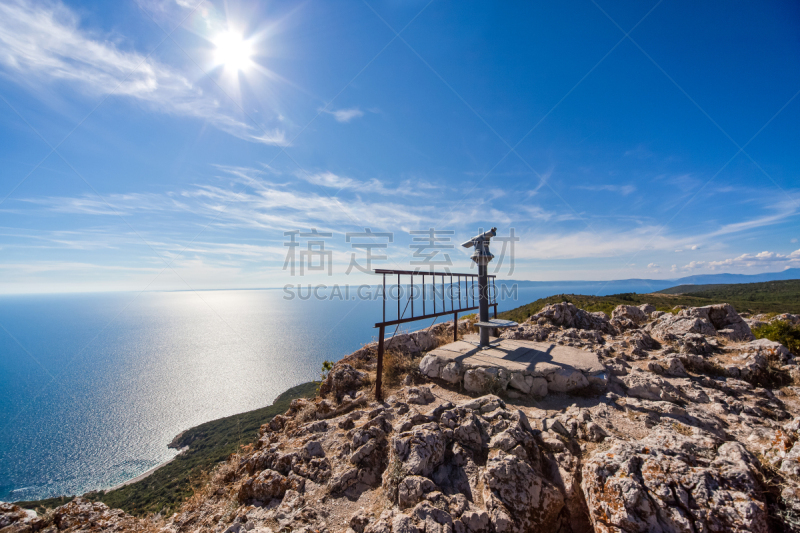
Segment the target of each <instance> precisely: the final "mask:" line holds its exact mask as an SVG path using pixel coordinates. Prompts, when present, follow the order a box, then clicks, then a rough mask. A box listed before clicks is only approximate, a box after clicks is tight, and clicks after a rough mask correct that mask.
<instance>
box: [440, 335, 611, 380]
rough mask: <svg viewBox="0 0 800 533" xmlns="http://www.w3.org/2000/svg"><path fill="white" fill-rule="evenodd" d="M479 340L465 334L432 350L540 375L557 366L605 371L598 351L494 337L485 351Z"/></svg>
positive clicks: (588, 371) (473, 363) (473, 362)
mask: <svg viewBox="0 0 800 533" xmlns="http://www.w3.org/2000/svg"><path fill="white" fill-rule="evenodd" d="M478 340H479V339H478V336H477V335H465V336H464V340H460V341H457V342H452V343H450V344H445V345H444V346H440V347H439V348H437V349H435V350H431V351H430V352H428V353H429V354H434V355H439V356H442V357H445V358H447V359H452V360H457V361H460V362H461V363H462V364H465V365H467V366H476V367H482V366H497V367H500V368H505V369H507V370H510V371H527V372H530V373H531V374H540V375H545V374H549V373H550V372H552V371H553V368H554V367H558V368H574V369H575V370H580V371H581V372H583V373H586V374H594V373H596V372H603V371H604V370H605V367H604V366H603V365H602V364H601V363H600V359H598V357H597V354H595V353H593V352H589V351H586V350H581V349H579V348H572V347H571V346H561V345H558V344H551V343H548V342H533V341H520V340H512V339H497V338H496V337H492V338H491V339H490V341H491V344H492V347H491V348H489V349H487V350H482V349H480V348H478V347H477V346H475V345H474V344H472V342H476V343H477V342H478Z"/></svg>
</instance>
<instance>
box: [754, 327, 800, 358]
mask: <svg viewBox="0 0 800 533" xmlns="http://www.w3.org/2000/svg"><path fill="white" fill-rule="evenodd" d="M753 335H755V336H756V338H757V339H769V340H771V341H775V342H779V343H781V344H783V345H784V346H786V347H787V348H789V351H790V352H792V353H793V354H794V355H798V356H800V326H793V325H791V324H789V323H788V322H786V321H784V320H775V321H773V322H770V323H769V324H764V325H763V326H759V327H757V328H753Z"/></svg>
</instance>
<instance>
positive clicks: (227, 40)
mask: <svg viewBox="0 0 800 533" xmlns="http://www.w3.org/2000/svg"><path fill="white" fill-rule="evenodd" d="M213 42H214V46H216V47H217V49H216V51H215V52H214V60H215V62H216V64H218V65H223V66H225V68H228V69H231V70H235V71H240V70H245V69H247V67H249V66H250V65H251V64H252V60H251V59H250V58H251V57H252V56H253V46H252V44H251V43H249V42H248V41H246V40H245V39H244V38H243V37H242V35H241V34H239V33H235V32H232V31H227V32H225V33H222V34H220V35H218V36H217V38H216V39H214V41H213Z"/></svg>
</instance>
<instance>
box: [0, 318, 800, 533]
mask: <svg viewBox="0 0 800 533" xmlns="http://www.w3.org/2000/svg"><path fill="white" fill-rule="evenodd" d="M782 319H783V320H789V321H792V320H797V317H794V316H791V315H789V316H788V318H787V316H784V317H782ZM765 320H767V317H757V318H755V319H745V318H742V317H741V316H739V315H738V314H737V313H736V311H735V310H734V309H733V308H732V307H731V306H729V305H713V306H707V307H699V308H686V309H676V310H674V313H661V312H656V311H654V309H653V308H652V307H650V306H647V305H642V306H638V307H633V306H620V307H618V308H617V309H615V310H614V312H613V314H612V316H611V317H610V318H609V317H608V316H606V315H605V314H603V313H587V312H585V311H583V310H581V309H578V308H576V307H575V306H573V305H572V304H568V303H561V304H556V305H552V306H548V307H546V308H545V309H543V310H542V311H541V312H539V313H537V314H535V315H533V316H531V317H530V319H529V320H528V321H526V322H524V323H522V324H520V326H519V327H518V328H515V329H513V330H511V331H506V332H505V333H504V334H503V336H504V337H506V338H509V339H517V340H523V341H524V340H535V341H538V342H549V343H553V344H557V345H564V346H572V347H577V348H581V349H584V350H589V351H592V352H594V353H595V354H597V356H598V357H599V360H600V361H601V363H602V365H603V366H604V367H605V369H606V371H607V374H608V379H607V380H605V381H603V382H602V383H592V384H591V386H587V387H585V388H577V389H573V390H570V391H569V392H568V393H567V392H561V391H550V392H548V393H547V395H546V396H544V395H543V394H537V393H536V391H538V390H540V389H536V391H535V390H534V388H532V387H530V386H528V385H529V384H527V383H526V382H525V380H524V379H523V380H521V381H520V380H519V379H518V380H516V381H514V380H512V379H509V380H502V381H495V382H492V384H491V391H475V392H471V391H470V392H468V391H466V390H463V389H462V386H461V384H460V382H459V383H456V384H453V383H452V382H451V381H448V380H446V379H442V378H441V369H438V373H434V374H435V376H436V377H430V376H429V375H428V374H431V372H430V370H429V369H430V368H431V367H432V365H431V364H430V360H429V361H428V363H423V362H424V361H425V358H424V356H425V354H426V353H427V352H428V351H429V350H431V349H433V348H435V347H436V346H438V345H440V344H442V343H443V342H447V341H446V340H445V339H448V338H452V330H451V331H450V332H449V333H448V332H447V331H446V329H447V328H448V327H451V328H452V326H445V325H442V326H437V327H436V328H434V329H433V330H432V331H428V332H420V333H415V334H412V335H403V336H400V337H397V338H396V339H395V341H393V343H392V346H391V351H392V352H393V354H392V361H393V363H392V365H393V366H392V368H389V369H387V372H395V377H396V378H397V383H396V384H395V385H394V386H393V387H390V390H389V391H388V394H387V395H386V396H387V398H386V400H385V401H384V402H381V403H378V402H376V401H375V400H374V397H373V395H372V384H373V383H374V372H375V346H374V345H368V346H365V347H364V348H363V349H361V350H359V351H358V352H356V353H354V354H352V355H350V356H348V357H346V358H344V359H343V360H342V361H340V362H339V363H337V365H336V366H335V367H334V369H333V370H332V371H331V372H330V374H329V376H328V378H327V379H326V381H325V382H324V383H323V385H322V386H321V388H320V396H319V397H317V398H315V399H313V400H304V399H301V400H294V401H293V402H292V405H291V408H290V409H289V410H288V411H287V412H286V413H284V414H283V415H279V416H276V417H275V418H274V419H272V420H271V421H269V423H266V424H264V425H263V426H262V428H261V431H260V438H259V440H258V441H257V442H256V443H255V444H254V445H253V446H252V447H249V448H247V449H243V450H242V451H241V453H237V454H234V455H233V456H232V457H231V458H230V460H229V461H228V462H226V463H224V464H221V465H220V466H219V467H218V468H217V469H216V470H215V471H214V473H213V475H212V476H211V479H210V481H209V482H208V483H207V484H206V485H205V486H204V487H202V488H200V489H199V490H198V491H197V493H196V494H195V495H194V496H193V497H192V498H191V499H190V500H189V501H187V502H186V503H185V504H184V505H183V507H182V509H181V511H180V512H178V513H175V514H174V515H172V516H170V517H158V516H156V517H149V518H147V519H138V518H133V517H131V516H128V515H125V514H124V513H122V512H121V511H115V510H110V509H108V508H107V507H105V506H104V505H103V504H99V503H91V502H86V501H84V500H81V499H77V500H75V501H73V502H71V503H70V504H67V505H65V506H62V507H60V508H58V509H56V510H54V511H52V512H51V513H49V514H48V515H46V516H41V517H32V516H31V515H30V514H29V513H25V512H24V511H22V510H21V509H19V508H17V507H15V506H11V505H5V506H3V507H0V532H3V533H5V532H11V531H15V532H16V531H51V532H53V533H55V532H56V531H101V530H103V531H105V530H111V531H137V530H141V531H161V532H163V533H178V532H184V531H187V532H188V531H215V532H219V533H222V532H225V533H244V532H245V531H252V532H254V533H259V532H261V533H266V532H267V531H272V532H277V531H287V530H292V531H294V530H297V531H342V532H345V531H346V532H349V533H421V532H426V533H429V532H437V533H439V532H441V533H445V532H455V533H482V532H486V533H490V532H497V533H501V532H507V531H508V532H512V531H513V532H527V531H560V532H564V533H568V532H583V531H602V532H606V531H609V532H610V531H615V532H618V531H620V532H621V531H624V532H645V531H648V532H650V531H652V532H662V531H663V532H673V531H687V532H689V531H697V532H700V531H702V532H715V531H720V532H721V531H752V532H767V531H796V530H800V462H799V460H800V443H799V442H800V397H798V394H800V388H796V387H795V386H794V384H795V383H800V367H798V366H797V364H796V358H795V356H796V355H800V354H792V353H791V352H790V351H789V350H788V349H786V348H785V347H784V346H782V345H780V344H778V343H775V342H771V341H768V340H764V339H761V340H754V337H753V335H752V332H751V330H750V324H754V323H755V322H754V321H762V322H763V321H765ZM748 322H749V323H748ZM460 327H462V328H467V327H468V324H467V323H466V322H462V323H461V324H460ZM420 363H423V364H422V367H423V372H420V371H419V370H418V369H414V367H416V368H419V365H420ZM398 369H399V370H398ZM409 369H411V370H410V371H409ZM404 374H405V375H404Z"/></svg>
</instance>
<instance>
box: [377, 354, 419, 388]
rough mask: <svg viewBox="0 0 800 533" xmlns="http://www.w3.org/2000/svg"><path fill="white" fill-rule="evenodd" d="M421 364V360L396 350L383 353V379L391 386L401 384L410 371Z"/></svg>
mask: <svg viewBox="0 0 800 533" xmlns="http://www.w3.org/2000/svg"><path fill="white" fill-rule="evenodd" d="M418 366H419V361H417V360H415V359H414V358H413V357H411V356H409V355H403V354H402V353H401V352H399V351H396V350H390V351H387V352H386V353H384V354H383V379H384V381H385V382H386V384H387V385H389V386H395V385H397V384H399V383H400V382H401V381H402V380H403V378H405V377H406V375H408V374H409V373H410V372H413V371H414V370H416V369H417V367H418Z"/></svg>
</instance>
